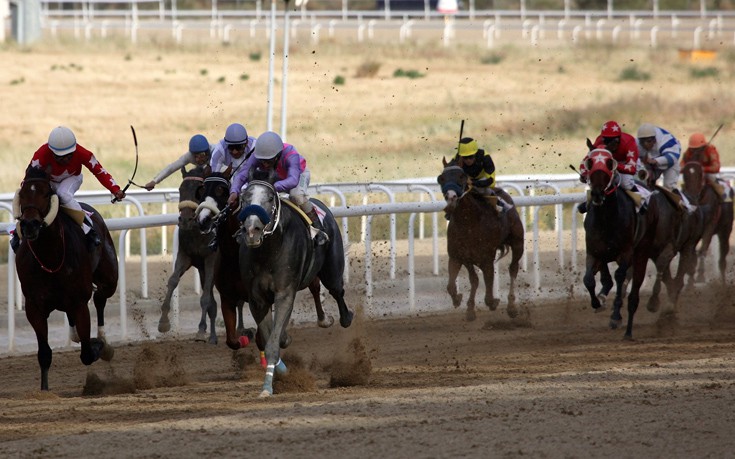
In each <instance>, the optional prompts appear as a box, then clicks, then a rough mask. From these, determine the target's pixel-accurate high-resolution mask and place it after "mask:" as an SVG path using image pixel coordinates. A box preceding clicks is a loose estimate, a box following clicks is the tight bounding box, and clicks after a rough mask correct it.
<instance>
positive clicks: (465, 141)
mask: <svg viewBox="0 0 735 459" xmlns="http://www.w3.org/2000/svg"><path fill="white" fill-rule="evenodd" d="M475 153H477V141H476V140H475V139H473V138H472V137H463V138H462V140H460V141H459V156H472V155H474V154H475Z"/></svg>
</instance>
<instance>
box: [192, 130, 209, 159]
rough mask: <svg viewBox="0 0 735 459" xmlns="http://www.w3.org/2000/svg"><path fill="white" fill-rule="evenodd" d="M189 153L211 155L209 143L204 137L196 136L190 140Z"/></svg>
mask: <svg viewBox="0 0 735 459" xmlns="http://www.w3.org/2000/svg"><path fill="white" fill-rule="evenodd" d="M189 152H190V153H192V154H196V153H204V152H207V153H209V141H208V140H207V138H206V137H204V136H203V135H201V134H196V135H195V136H194V137H192V138H191V140H189Z"/></svg>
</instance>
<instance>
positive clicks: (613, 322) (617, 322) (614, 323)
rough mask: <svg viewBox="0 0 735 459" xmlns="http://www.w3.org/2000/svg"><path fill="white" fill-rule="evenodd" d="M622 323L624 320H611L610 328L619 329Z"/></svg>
mask: <svg viewBox="0 0 735 459" xmlns="http://www.w3.org/2000/svg"><path fill="white" fill-rule="evenodd" d="M622 323H623V321H622V320H610V329H611V330H617V329H618V327H619V326H620V325H621V324H622Z"/></svg>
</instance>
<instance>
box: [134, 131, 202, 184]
mask: <svg viewBox="0 0 735 459" xmlns="http://www.w3.org/2000/svg"><path fill="white" fill-rule="evenodd" d="M211 157H212V146H211V145H209V141H208V140H207V138H206V137H204V136H203V135H201V134H196V135H195V136H193V137H192V138H191V139H190V140H189V151H187V152H186V153H184V154H183V155H181V157H180V158H179V159H177V160H176V161H174V162H172V163H171V164H169V165H168V166H166V167H164V168H163V170H162V171H161V172H159V173H158V175H156V176H155V177H154V178H153V180H151V181H150V182H148V183H146V184H145V186H144V187H143V188H145V189H146V190H148V191H151V190H152V189H153V188H155V187H156V185H158V184H159V183H161V182H162V181H164V180H165V179H166V177H168V176H169V175H171V174H173V173H174V172H176V171H177V170H179V169H181V168H182V167H184V166H186V165H187V164H194V165H195V166H205V165H207V164H208V163H209V160H210V158H211Z"/></svg>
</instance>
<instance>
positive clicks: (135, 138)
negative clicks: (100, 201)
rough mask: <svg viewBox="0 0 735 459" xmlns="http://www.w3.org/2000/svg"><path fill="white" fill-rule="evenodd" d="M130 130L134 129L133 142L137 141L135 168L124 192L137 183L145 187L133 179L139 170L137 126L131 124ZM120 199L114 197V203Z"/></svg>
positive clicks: (139, 186)
mask: <svg viewBox="0 0 735 459" xmlns="http://www.w3.org/2000/svg"><path fill="white" fill-rule="evenodd" d="M130 130H131V131H133V142H134V143H135V167H134V168H133V175H132V176H131V177H130V179H128V184H127V185H125V188H123V189H122V192H123V193H125V192H126V191H128V188H130V185H135V186H137V187H138V188H144V187H143V186H141V185H138V184H137V183H135V182H133V179H134V178H135V174H136V173H137V172H138V136H137V135H135V128H134V127H133V125H132V124H131V125H130ZM117 201H118V199H117V198H116V197H115V198H112V203H113V204H115V203H116V202H117Z"/></svg>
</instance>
